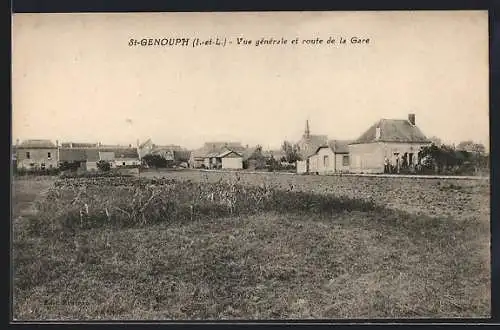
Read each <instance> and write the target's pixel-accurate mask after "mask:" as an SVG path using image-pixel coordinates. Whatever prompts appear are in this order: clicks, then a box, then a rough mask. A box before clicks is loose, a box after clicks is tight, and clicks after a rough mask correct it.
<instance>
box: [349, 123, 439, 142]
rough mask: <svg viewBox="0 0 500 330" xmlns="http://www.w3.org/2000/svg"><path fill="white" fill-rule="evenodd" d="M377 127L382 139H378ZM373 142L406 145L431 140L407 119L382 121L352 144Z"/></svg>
mask: <svg viewBox="0 0 500 330" xmlns="http://www.w3.org/2000/svg"><path fill="white" fill-rule="evenodd" d="M377 127H379V128H380V138H378V139H377V138H376V134H377ZM372 142H405V143H429V142H430V141H429V139H427V137H426V136H425V135H424V134H423V133H422V131H420V129H419V128H418V127H417V126H415V125H412V124H411V123H410V122H409V121H408V120H405V119H381V120H379V121H378V122H376V123H375V124H373V125H372V126H370V128H368V130H367V131H366V132H365V133H363V134H362V135H361V136H360V137H359V138H358V139H357V140H356V141H354V142H352V143H351V144H361V143H372Z"/></svg>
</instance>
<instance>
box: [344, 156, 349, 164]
mask: <svg viewBox="0 0 500 330" xmlns="http://www.w3.org/2000/svg"><path fill="white" fill-rule="evenodd" d="M342 165H343V166H349V155H344V156H343V157H342Z"/></svg>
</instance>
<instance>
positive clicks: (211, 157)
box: [189, 142, 248, 168]
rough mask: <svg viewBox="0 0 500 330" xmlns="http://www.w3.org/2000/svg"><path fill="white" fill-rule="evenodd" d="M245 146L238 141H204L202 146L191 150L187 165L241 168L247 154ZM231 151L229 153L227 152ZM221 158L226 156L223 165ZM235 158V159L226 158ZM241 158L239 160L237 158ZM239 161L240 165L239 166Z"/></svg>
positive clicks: (193, 166) (194, 166)
mask: <svg viewBox="0 0 500 330" xmlns="http://www.w3.org/2000/svg"><path fill="white" fill-rule="evenodd" d="M247 149H248V148H246V147H244V146H243V145H242V144H241V143H240V142H206V143H205V144H204V145H203V147H201V148H199V149H196V150H193V151H192V152H191V155H190V158H189V166H190V167H192V168H200V167H205V168H214V167H221V168H225V167H224V166H227V168H236V167H238V168H243V158H244V156H245V155H247V154H248V152H247ZM227 151H231V153H227ZM223 158H226V161H224V164H225V165H223ZM229 158H236V159H235V160H227V159H229ZM238 158H241V159H240V160H237V159H238ZM240 161H241V167H239V166H240V165H239V164H240Z"/></svg>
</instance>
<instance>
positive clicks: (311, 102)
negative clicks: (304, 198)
mask: <svg viewBox="0 0 500 330" xmlns="http://www.w3.org/2000/svg"><path fill="white" fill-rule="evenodd" d="M276 15H279V16H280V17H281V18H280V19H279V20H277V19H276V17H277V16H276ZM485 15H486V16H487V13H485V12H422V13H420V12H405V13H391V12H384V13H373V12H372V13H370V12H366V13H356V15H350V14H349V13H341V12H337V13H273V14H272V15H267V14H265V13H260V14H252V13H240V14H236V13H233V14H229V15H216V16H213V15H210V14H208V15H205V14H203V13H185V14H180V15H179V14H175V15H169V14H162V13H158V14H155V15H149V14H148V15H141V14H95V15H84V14H57V15H53V14H36V15H31V14H16V15H14V17H13V37H12V39H13V48H12V52H13V56H12V58H13V69H12V84H13V85H12V86H13V88H12V89H13V94H12V113H13V119H12V136H13V140H14V141H15V140H16V139H21V140H22V139H30V138H40V139H43V138H46V139H51V140H56V139H59V140H68V141H70V140H75V141H88V142H97V141H99V140H101V141H106V143H111V144H130V143H132V144H133V143H135V141H136V140H137V139H139V140H140V141H145V140H146V139H148V138H151V139H152V140H153V141H157V143H162V144H163V143H165V144H178V145H181V146H185V147H186V148H191V149H193V148H197V147H199V146H201V145H202V144H203V143H204V142H207V141H240V142H242V143H243V144H249V145H256V144H261V145H263V147H265V148H267V147H269V148H272V149H275V148H278V147H279V146H280V145H281V143H282V142H283V140H290V141H294V140H297V139H299V138H300V136H301V135H302V133H303V130H304V123H305V120H306V119H309V122H310V125H311V132H313V133H314V134H326V135H328V137H329V138H330V139H351V140H353V139H356V138H358V137H359V135H361V134H362V133H363V131H364V130H365V129H366V128H367V127H369V126H370V125H372V124H373V123H374V122H376V121H377V120H380V119H382V118H386V119H405V118H406V116H407V114H408V113H415V114H416V121H417V125H418V126H419V127H420V128H421V130H422V131H423V133H424V134H425V135H426V136H429V137H432V136H437V137H439V138H440V139H442V141H443V142H445V143H448V144H452V143H459V142H461V141H465V140H473V141H475V142H478V143H482V144H483V145H485V147H486V149H489V96H488V94H489V88H488V84H489V82H488V76H489V73H488V70H489V68H488V25H487V19H484V17H485ZM214 17H217V19H215V18H214ZM277 21H279V22H280V24H277V23H276V22H277ZM97 31H98V32H97ZM158 31H168V33H169V35H178V36H183V35H198V36H207V37H208V36H213V35H224V36H240V35H243V36H245V37H246V38H249V39H258V38H260V37H262V36H284V37H287V38H292V37H295V35H296V34H297V32H296V31H301V33H300V35H301V36H302V37H313V36H319V37H323V38H326V37H327V36H329V35H332V34H339V33H342V34H345V35H355V36H358V37H366V38H370V40H371V43H369V44H367V45H364V46H362V47H358V46H354V45H351V46H349V47H345V48H343V49H341V48H332V47H313V46H307V47H301V48H294V49H291V48H280V47H266V48H263V47H260V48H259V47H250V48H224V49H216V48H204V49H192V48H161V47H160V48H158V47H156V48H155V47H149V48H148V47H142V48H140V47H139V48H131V47H129V46H128V43H127V42H128V40H129V39H130V37H131V36H133V37H138V38H140V37H142V36H158Z"/></svg>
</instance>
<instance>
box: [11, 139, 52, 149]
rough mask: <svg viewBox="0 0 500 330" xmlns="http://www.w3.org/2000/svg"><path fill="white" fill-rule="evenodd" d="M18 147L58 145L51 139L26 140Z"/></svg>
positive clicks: (42, 147)
mask: <svg viewBox="0 0 500 330" xmlns="http://www.w3.org/2000/svg"><path fill="white" fill-rule="evenodd" d="M17 148H18V149H55V148H57V147H56V145H55V144H54V143H53V142H52V141H50V140H24V141H23V142H22V143H21V144H20V145H18V146H17Z"/></svg>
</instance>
